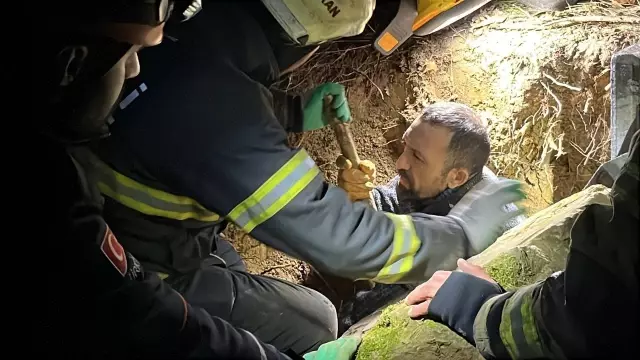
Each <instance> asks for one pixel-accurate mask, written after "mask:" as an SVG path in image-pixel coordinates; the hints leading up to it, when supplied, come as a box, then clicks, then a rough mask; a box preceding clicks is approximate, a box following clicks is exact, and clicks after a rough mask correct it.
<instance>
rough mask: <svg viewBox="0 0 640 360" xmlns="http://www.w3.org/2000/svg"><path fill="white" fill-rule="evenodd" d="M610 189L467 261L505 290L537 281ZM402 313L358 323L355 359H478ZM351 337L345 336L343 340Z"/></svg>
mask: <svg viewBox="0 0 640 360" xmlns="http://www.w3.org/2000/svg"><path fill="white" fill-rule="evenodd" d="M609 192H610V190H609V189H608V188H606V187H604V186H601V185H594V186H591V187H589V188H587V189H585V190H583V191H581V192H579V193H577V194H574V195H572V196H570V197H568V198H566V199H564V200H562V201H560V202H558V203H556V204H554V205H552V206H550V207H548V208H546V209H544V210H542V211H540V212H538V213H536V214H534V215H533V216H531V217H530V218H529V219H527V220H526V221H525V222H524V223H523V224H521V225H519V226H518V227H516V228H514V229H511V230H510V231H508V232H506V233H505V234H504V235H502V236H501V237H500V238H499V239H498V241H496V242H495V243H494V244H493V245H492V246H491V247H489V248H488V249H487V250H485V251H484V252H482V253H481V254H479V255H477V256H474V257H473V258H471V259H470V261H471V262H472V263H475V264H478V265H481V266H483V267H484V268H485V269H486V270H487V271H488V272H489V274H491V276H492V277H494V278H495V279H496V280H497V281H499V282H500V284H502V286H503V287H505V288H506V289H507V290H509V289H516V288H519V287H521V286H524V285H528V284H531V283H534V282H536V281H539V280H543V279H545V278H546V277H548V276H549V275H551V274H552V273H554V272H556V271H559V270H562V269H563V268H564V265H565V262H566V257H567V254H568V251H569V243H570V231H571V227H572V226H573V223H574V221H575V219H576V217H577V216H578V214H580V212H582V210H583V209H584V208H585V207H587V206H588V205H590V204H596V203H598V204H609V203H610V201H609ZM407 311H408V308H407V307H406V306H405V305H404V304H402V303H398V304H395V305H392V306H389V307H388V308H386V309H385V310H384V311H382V312H381V314H380V315H379V316H377V317H373V318H368V319H364V320H363V322H366V321H369V322H371V321H375V325H371V324H369V325H368V326H367V324H363V323H362V322H361V323H358V324H356V325H354V326H353V327H352V328H354V329H364V330H359V332H364V336H363V339H362V344H361V345H360V348H359V349H358V354H357V358H356V359H357V360H375V359H385V360H387V359H403V360H410V359H420V360H425V359H482V356H481V355H480V353H478V352H477V351H476V350H475V348H474V347H472V346H471V345H470V344H468V343H467V342H466V341H465V340H463V339H462V338H461V337H459V336H457V335H456V334H455V333H453V332H452V331H450V330H449V329H448V328H447V327H445V326H443V325H440V324H437V323H434V322H433V321H428V320H423V321H414V320H411V319H409V317H408V315H407ZM351 334H353V331H347V332H346V333H345V336H348V335H351Z"/></svg>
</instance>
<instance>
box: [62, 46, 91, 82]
mask: <svg viewBox="0 0 640 360" xmlns="http://www.w3.org/2000/svg"><path fill="white" fill-rule="evenodd" d="M88 53H89V50H88V49H87V47H86V46H79V45H76V46H67V47H65V48H64V49H62V50H61V51H60V52H59V53H58V57H57V66H58V74H59V76H60V83H59V85H60V86H69V85H71V83H73V81H74V80H75V79H76V78H77V77H78V74H80V72H81V71H82V67H83V66H84V61H85V59H86V58H87V54H88Z"/></svg>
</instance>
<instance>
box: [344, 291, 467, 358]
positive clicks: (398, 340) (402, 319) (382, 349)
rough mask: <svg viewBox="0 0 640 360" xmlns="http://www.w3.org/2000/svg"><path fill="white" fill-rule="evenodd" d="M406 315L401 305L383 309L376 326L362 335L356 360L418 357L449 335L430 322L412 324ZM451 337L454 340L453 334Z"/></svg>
mask: <svg viewBox="0 0 640 360" xmlns="http://www.w3.org/2000/svg"><path fill="white" fill-rule="evenodd" d="M407 311H408V307H407V306H406V305H404V304H402V303H398V304H395V305H392V306H389V307H388V308H387V309H385V310H384V311H383V312H382V314H381V315H380V318H379V319H378V322H377V324H376V326H375V327H373V328H372V329H371V330H369V331H368V332H367V333H366V334H365V335H364V338H363V339H362V344H361V345H360V347H359V348H358V354H357V357H356V359H357V360H377V359H380V360H382V359H384V360H387V359H402V358H404V357H405V356H408V355H409V354H413V353H421V352H422V351H424V350H423V348H426V347H429V346H432V345H429V344H433V343H434V342H436V341H438V340H437V338H439V337H442V334H443V333H445V334H447V333H449V332H450V331H449V330H448V329H447V328H446V326H444V325H440V324H438V323H436V322H433V321H431V320H420V321H416V320H411V319H410V318H409V316H408V315H407ZM434 336H435V338H434ZM450 336H454V337H455V335H454V334H453V333H450ZM415 339H423V340H422V341H415ZM460 341H463V342H464V340H460ZM416 344H417V345H416Z"/></svg>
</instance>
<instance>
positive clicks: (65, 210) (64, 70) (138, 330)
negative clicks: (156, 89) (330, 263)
mask: <svg viewBox="0 0 640 360" xmlns="http://www.w3.org/2000/svg"><path fill="white" fill-rule="evenodd" d="M176 4H177V5H180V6H177V5H176V9H185V8H186V6H187V5H189V4H188V3H186V2H183V3H180V2H177V3H176ZM33 8H35V9H34V10H32V9H31V8H30V9H29V15H30V20H31V29H30V30H31V34H32V36H31V38H30V44H31V45H32V48H31V61H32V64H33V65H32V67H31V70H32V72H31V82H30V89H31V91H32V92H31V99H30V103H29V105H30V107H31V110H32V120H31V122H30V123H29V124H28V125H27V126H25V127H24V128H23V127H21V128H19V130H24V131H25V133H24V135H28V137H27V136H25V137H24V139H25V141H24V143H25V144H26V145H27V148H28V151H25V152H24V153H23V158H21V160H26V161H24V163H27V164H29V166H28V167H25V168H24V169H22V170H23V171H21V173H20V175H21V179H22V183H21V184H20V185H19V187H18V189H17V190H18V192H19V193H21V194H22V201H23V202H24V203H26V204H29V206H30V207H31V209H32V210H33V209H35V208H36V207H34V205H35V206H37V211H38V213H37V214H35V213H34V215H37V216H34V217H28V218H29V221H31V220H33V219H36V218H37V219H38V227H37V231H38V238H42V241H38V242H37V243H35V246H34V247H35V248H37V250H36V251H33V247H32V249H29V250H30V251H29V254H31V255H30V256H29V258H28V260H29V261H30V262H33V263H34V264H36V265H37V266H36V267H35V268H38V269H41V270H38V271H42V272H43V273H44V274H45V276H44V278H45V279H46V280H44V281H40V282H39V283H38V284H35V283H32V284H30V286H29V290H28V291H27V294H26V295H27V296H25V297H26V298H28V299H38V301H40V303H39V304H38V305H37V309H36V308H34V311H30V312H29V314H30V319H29V324H30V325H32V326H31V328H30V329H31V331H32V334H31V335H32V337H31V338H32V339H33V340H32V346H31V348H30V349H29V350H30V351H32V352H35V353H38V354H42V355H46V356H51V355H60V356H65V357H71V358H85V359H101V358H155V359H160V358H179V359H187V358H198V359H203V358H210V359H256V360H257V359H283V360H289V359H292V358H296V357H295V356H294V355H292V356H294V357H289V356H287V355H284V354H282V353H280V352H278V351H277V350H276V349H275V348H274V347H273V346H270V345H267V344H264V343H262V342H260V341H259V340H257V339H256V337H255V336H254V335H252V334H250V333H248V332H246V331H244V330H240V329H236V328H234V327H232V326H231V325H230V324H229V323H228V322H226V321H224V320H222V319H220V318H217V317H214V316H211V315H209V314H207V313H206V312H205V311H204V310H202V309H198V308H196V307H192V306H191V305H190V304H188V303H187V302H185V300H184V298H183V297H182V296H181V295H179V293H177V292H176V291H174V290H172V289H171V288H170V287H169V286H167V285H166V284H164V283H163V282H162V281H161V280H160V279H159V278H158V276H157V275H156V274H155V273H149V272H145V270H144V269H143V267H142V266H141V265H140V263H139V262H138V261H137V260H136V259H135V258H134V257H133V256H132V255H131V254H130V253H129V252H127V251H125V249H123V247H122V246H121V245H120V243H119V242H118V240H117V238H116V237H115V236H114V234H113V233H112V231H111V230H110V228H109V226H108V225H107V223H106V222H105V221H104V219H103V218H102V216H101V210H102V205H101V197H100V196H99V193H98V192H97V189H94V188H95V185H96V184H95V183H92V182H91V180H90V179H89V177H88V176H87V175H86V172H85V170H84V168H83V167H82V166H81V165H80V164H79V163H78V162H77V161H76V159H75V158H74V156H73V155H72V152H73V150H74V148H78V147H84V146H86V145H87V144H89V143H91V142H93V141H97V140H98V139H100V138H102V137H104V136H105V135H106V133H105V131H106V129H107V127H106V120H107V116H108V114H109V112H110V111H111V109H112V108H113V106H114V105H115V104H116V100H117V99H118V94H119V93H120V91H121V90H122V84H123V82H124V80H125V79H127V78H131V77H133V76H135V75H136V74H137V73H138V71H139V63H138V58H137V53H136V52H137V51H138V50H139V49H140V48H141V47H142V46H153V45H156V44H157V43H159V42H160V40H161V39H162V32H163V27H164V24H165V22H166V21H167V19H168V18H169V16H170V14H171V12H172V9H173V8H174V2H173V1H168V0H157V1H149V0H144V1H143V0H140V1H127V2H126V3H121V2H114V1H108V0H105V1H91V2H90V4H89V3H88V2H86V1H79V0H64V1H56V2H45V3H42V4H38V5H36V6H33ZM176 12H177V14H180V13H182V12H181V11H179V10H176ZM23 239H25V240H27V241H23V242H24V243H28V244H29V245H34V243H33V242H29V241H28V239H29V237H27V236H24V237H23ZM26 253H27V252H23V254H26ZM36 276H37V275H36ZM36 276H34V277H33V279H37V277H36ZM43 282H44V283H45V285H44V286H43V285H42V283H43ZM42 300H44V301H42ZM42 302H44V303H45V306H44V311H43V310H42ZM357 342H358V341H357V339H346V340H342V341H340V342H336V343H329V344H325V345H324V346H323V348H321V349H320V351H318V352H317V353H311V354H310V355H308V356H307V358H308V359H313V358H315V359H327V360H329V359H335V360H347V359H348V357H347V356H348V355H351V353H353V351H355V347H356V346H357ZM332 351H333V355H331V352H332ZM42 357H45V356H42Z"/></svg>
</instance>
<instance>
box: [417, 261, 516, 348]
mask: <svg viewBox="0 0 640 360" xmlns="http://www.w3.org/2000/svg"><path fill="white" fill-rule="evenodd" d="M504 292H505V290H504V289H503V288H502V287H501V286H500V285H498V284H495V283H492V282H489V281H486V280H484V279H480V278H479V277H475V276H473V275H469V274H466V273H463V272H461V271H454V272H452V273H451V275H450V276H449V278H448V279H447V280H446V281H445V282H444V284H443V285H442V287H441V288H440V289H439V290H438V292H437V293H436V296H434V297H433V299H432V300H431V303H430V304H429V314H428V315H427V317H428V318H429V319H431V320H434V321H437V322H439V323H442V324H445V325H447V326H448V327H449V328H451V330H453V331H455V332H456V333H457V334H458V335H460V336H462V337H463V338H464V339H465V340H467V341H468V342H469V343H470V344H472V345H474V346H475V342H474V340H473V322H474V320H475V319H476V315H477V314H478V311H480V307H482V304H484V303H485V302H486V301H487V300H489V299H490V298H492V297H494V296H496V295H500V294H502V293H504Z"/></svg>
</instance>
